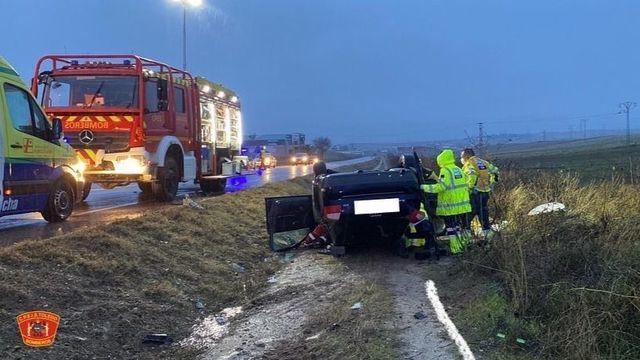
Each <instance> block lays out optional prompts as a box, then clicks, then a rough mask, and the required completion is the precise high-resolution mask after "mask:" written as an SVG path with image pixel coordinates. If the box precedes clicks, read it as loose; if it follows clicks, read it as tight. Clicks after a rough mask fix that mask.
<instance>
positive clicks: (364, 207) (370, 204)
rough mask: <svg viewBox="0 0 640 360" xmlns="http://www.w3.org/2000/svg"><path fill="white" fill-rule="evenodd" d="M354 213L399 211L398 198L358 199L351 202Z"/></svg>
mask: <svg viewBox="0 0 640 360" xmlns="http://www.w3.org/2000/svg"><path fill="white" fill-rule="evenodd" d="M353 208H354V212H355V214H356V215H365V214H387V213H397V212H400V199H380V200H359V201H354V202H353Z"/></svg>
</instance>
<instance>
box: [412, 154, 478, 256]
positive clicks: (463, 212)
mask: <svg viewBox="0 0 640 360" xmlns="http://www.w3.org/2000/svg"><path fill="white" fill-rule="evenodd" d="M436 160H437V163H438V166H439V167H440V176H439V177H438V176H436V175H435V173H431V175H430V178H431V179H433V180H436V181H437V182H436V183H434V184H424V185H421V188H422V190H423V191H424V192H426V193H431V194H438V205H437V208H436V215H437V216H441V217H442V218H443V219H444V221H445V223H446V225H447V235H448V237H449V248H450V250H451V253H452V254H458V253H461V252H462V251H463V250H464V246H465V245H466V243H467V242H468V241H469V240H470V238H471V236H470V233H469V232H468V215H469V213H471V203H470V199H469V190H468V188H467V176H466V174H465V173H464V171H462V169H460V168H459V167H458V166H456V164H455V161H456V159H455V155H454V153H453V150H451V149H445V150H443V151H442V152H441V153H440V155H438V157H437V159H436Z"/></svg>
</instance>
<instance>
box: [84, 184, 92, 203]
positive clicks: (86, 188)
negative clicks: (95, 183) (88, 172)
mask: <svg viewBox="0 0 640 360" xmlns="http://www.w3.org/2000/svg"><path fill="white" fill-rule="evenodd" d="M90 193H91V183H90V182H88V181H87V182H86V183H84V188H83V189H82V201H85V200H87V198H88V197H89V194H90Z"/></svg>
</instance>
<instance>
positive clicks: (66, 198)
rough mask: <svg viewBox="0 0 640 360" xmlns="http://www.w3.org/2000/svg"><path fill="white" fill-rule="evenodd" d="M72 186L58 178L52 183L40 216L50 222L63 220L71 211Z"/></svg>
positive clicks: (72, 199)
mask: <svg viewBox="0 0 640 360" xmlns="http://www.w3.org/2000/svg"><path fill="white" fill-rule="evenodd" d="M73 204H74V195H73V188H72V186H71V185H70V184H69V182H68V181H66V180H64V179H60V180H58V181H56V182H55V183H54V184H53V187H52V188H51V192H50V193H49V198H48V199H47V204H46V206H45V208H44V210H42V213H41V214H42V217H43V218H44V219H45V220H47V221H48V222H50V223H57V222H62V221H65V220H67V219H68V218H69V216H71V213H72V212H73Z"/></svg>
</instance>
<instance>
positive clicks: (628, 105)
mask: <svg viewBox="0 0 640 360" xmlns="http://www.w3.org/2000/svg"><path fill="white" fill-rule="evenodd" d="M619 106H620V113H625V114H627V145H631V126H630V124H629V113H630V112H631V109H633V108H634V107H636V103H634V102H633V101H625V102H623V103H621V104H620V105H619Z"/></svg>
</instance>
